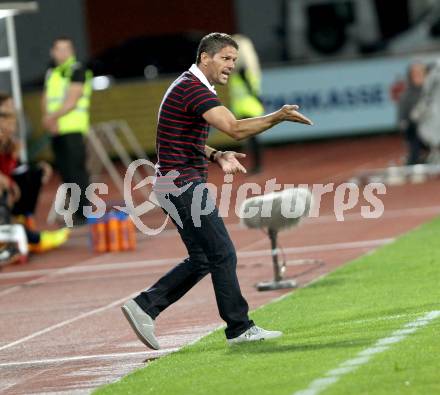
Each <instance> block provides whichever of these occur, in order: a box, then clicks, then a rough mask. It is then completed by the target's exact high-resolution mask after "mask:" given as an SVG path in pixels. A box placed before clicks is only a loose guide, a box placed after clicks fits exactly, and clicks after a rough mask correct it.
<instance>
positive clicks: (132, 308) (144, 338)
mask: <svg viewBox="0 0 440 395" xmlns="http://www.w3.org/2000/svg"><path fill="white" fill-rule="evenodd" d="M121 308H122V312H123V313H124V315H125V318H127V321H128V323H129V324H130V326H131V327H132V328H133V330H134V332H135V333H136V335H137V337H138V338H139V340H140V341H141V342H142V343H144V344H145V345H146V346H147V347H150V348H152V349H153V350H159V348H160V346H159V342H158V341H157V339H156V336H155V335H154V320H153V319H152V318H151V317H150V316H149V315H148V314H147V313H145V312H144V311H143V310H142V309H141V308H140V307H139V305H138V304H137V303H136V302H135V301H134V300H133V299H130V300H128V301H127V302H126V303H125V304H124V305H123V306H122V307H121Z"/></svg>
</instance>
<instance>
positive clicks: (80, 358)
mask: <svg viewBox="0 0 440 395" xmlns="http://www.w3.org/2000/svg"><path fill="white" fill-rule="evenodd" d="M179 349H180V347H171V348H164V349H161V350H157V351H136V352H125V353H113V354H96V355H78V356H71V357H60V358H47V359H36V360H33V361H21V362H5V363H0V368H9V367H15V366H25V365H49V364H54V363H64V362H76V361H87V360H90V359H97V360H100V359H103V360H105V359H114V358H118V359H120V358H129V357H137V356H145V357H148V356H150V355H153V356H155V355H157V356H159V355H163V354H169V353H172V352H175V351H177V350H179Z"/></svg>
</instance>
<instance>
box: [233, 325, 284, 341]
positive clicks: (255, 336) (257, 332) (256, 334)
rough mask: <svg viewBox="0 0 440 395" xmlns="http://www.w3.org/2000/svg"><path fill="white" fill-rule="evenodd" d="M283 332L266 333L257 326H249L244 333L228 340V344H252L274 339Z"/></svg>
mask: <svg viewBox="0 0 440 395" xmlns="http://www.w3.org/2000/svg"><path fill="white" fill-rule="evenodd" d="M282 334H283V332H280V331H267V330H266V329H263V328H260V327H259V326H256V325H254V326H251V327H250V328H249V329H248V330H247V331H246V332H243V333H242V334H241V335H240V336H237V337H234V338H233V339H228V343H229V344H234V343H244V342H254V341H258V340H268V339H275V338H277V337H280V336H282Z"/></svg>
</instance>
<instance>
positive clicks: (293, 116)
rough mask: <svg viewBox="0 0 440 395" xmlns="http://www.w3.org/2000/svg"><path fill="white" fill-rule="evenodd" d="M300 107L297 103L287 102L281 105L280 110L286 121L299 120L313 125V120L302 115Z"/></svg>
mask: <svg viewBox="0 0 440 395" xmlns="http://www.w3.org/2000/svg"><path fill="white" fill-rule="evenodd" d="M298 109H299V106H297V105H296V104H285V105H284V106H283V107H281V109H280V110H279V111H280V113H281V116H282V119H283V120H284V121H290V122H298V123H303V124H305V125H313V122H312V121H311V120H310V119H309V118H307V117H306V116H304V115H302V114H301V113H300V112H299V111H298Z"/></svg>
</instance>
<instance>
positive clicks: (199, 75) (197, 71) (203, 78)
mask: <svg viewBox="0 0 440 395" xmlns="http://www.w3.org/2000/svg"><path fill="white" fill-rule="evenodd" d="M189 71H190V72H191V73H193V74H194V75H195V76H196V77H197V78H198V79H199V80H200V82H201V83H202V84H203V85H205V86H206V87H207V88H208V89H209V90H210V91H211V92H212V93H214V95H216V94H217V92H216V91H215V88H214V85H211V84H210V83H209V81H208V79H207V78H206V76H205V74H203V72H202V70H200V69H199V68H198V67H197V65H196V64H193V65H192V66H191V67H190V68H189Z"/></svg>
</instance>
